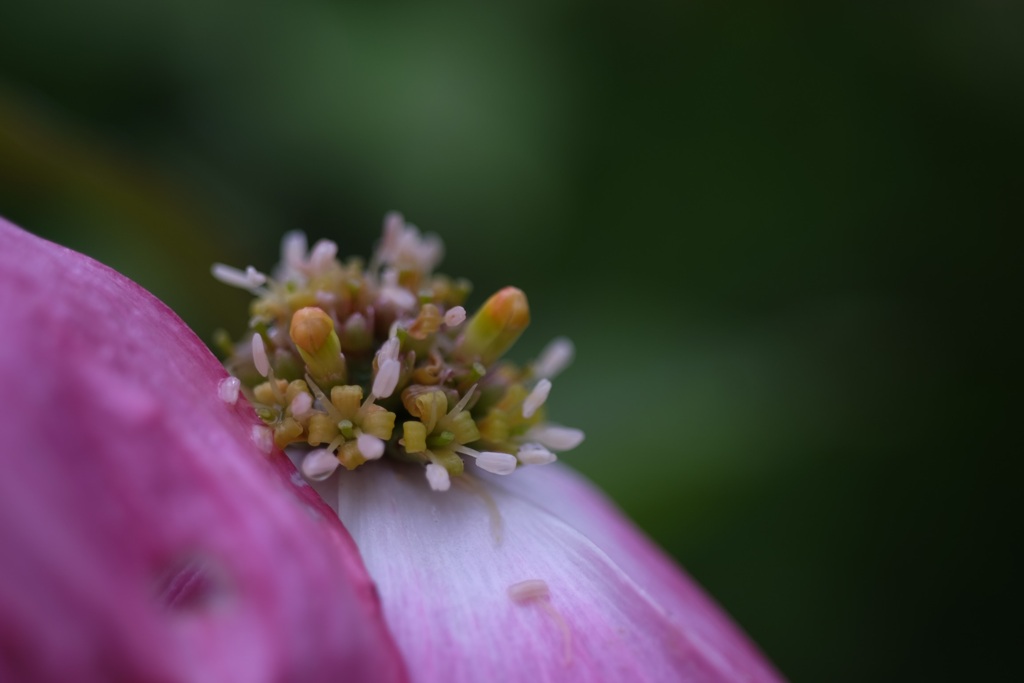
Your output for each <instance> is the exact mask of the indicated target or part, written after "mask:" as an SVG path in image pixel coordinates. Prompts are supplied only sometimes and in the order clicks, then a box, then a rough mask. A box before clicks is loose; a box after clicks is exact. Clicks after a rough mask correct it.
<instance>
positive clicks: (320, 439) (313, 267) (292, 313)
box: [212, 213, 583, 491]
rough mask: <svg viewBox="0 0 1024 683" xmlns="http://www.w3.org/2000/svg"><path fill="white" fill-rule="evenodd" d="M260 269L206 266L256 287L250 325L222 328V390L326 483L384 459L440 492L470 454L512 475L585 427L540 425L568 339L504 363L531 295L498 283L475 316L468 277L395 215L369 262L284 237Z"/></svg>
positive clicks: (566, 445) (573, 440) (263, 437)
mask: <svg viewBox="0 0 1024 683" xmlns="http://www.w3.org/2000/svg"><path fill="white" fill-rule="evenodd" d="M281 252H282V258H281V263H280V264H278V266H277V267H276V268H274V270H273V271H272V272H273V275H272V276H268V275H265V274H264V273H261V272H260V271H257V270H256V269H255V268H253V267H252V266H249V267H248V268H246V269H245V270H238V269H236V268H232V267H230V266H226V265H223V264H215V265H214V266H213V270H212V272H213V275H214V277H216V278H217V279H218V280H220V281H221V282H224V283H225V284H229V285H232V286H236V287H240V288H242V289H245V290H246V291H249V292H251V293H252V294H253V295H254V296H255V297H256V298H255V300H254V301H253V302H252V304H251V309H250V312H251V318H250V322H249V331H248V332H247V333H246V334H245V335H244V336H243V337H242V338H241V339H240V340H238V341H232V340H231V339H230V337H229V336H228V335H227V333H225V332H222V331H219V332H218V333H217V340H218V346H219V347H220V348H221V349H222V350H223V352H224V355H225V361H224V363H225V366H226V367H227V369H228V371H229V372H230V373H231V375H232V378H230V379H227V380H224V382H222V383H221V385H220V387H219V388H218V392H219V394H220V396H221V398H222V399H223V400H224V401H226V402H228V403H234V402H235V400H237V397H238V394H239V391H240V392H241V393H242V394H244V395H245V397H246V398H247V399H248V400H249V401H250V402H252V404H253V405H254V407H255V409H256V413H257V415H259V417H260V418H261V419H262V420H263V422H264V423H266V429H265V430H264V431H261V432H260V435H259V437H258V439H257V435H256V433H255V432H254V439H257V440H258V442H259V444H260V446H261V448H263V449H264V450H267V451H269V449H270V440H271V439H272V441H273V443H274V444H275V445H277V446H278V447H279V448H285V447H296V446H300V447H305V448H307V449H309V452H308V454H307V455H306V456H305V457H304V459H303V461H302V467H301V469H302V472H303V474H304V475H305V476H306V477H307V478H309V479H314V480H316V479H325V478H327V477H329V476H331V475H332V474H333V473H334V472H335V470H336V469H337V468H338V467H339V466H344V467H345V468H346V469H350V470H351V469H355V468H357V467H360V466H362V465H363V464H365V463H366V462H368V461H371V460H377V459H380V458H382V457H387V458H395V459H399V460H403V461H407V462H414V463H419V464H420V465H422V466H423V467H424V468H425V470H424V471H425V476H426V480H427V482H428V483H429V485H430V486H431V487H432V488H434V489H435V490H439V491H444V490H447V489H448V488H449V487H450V485H451V478H452V477H457V476H460V475H462V473H463V469H464V458H466V457H470V458H474V459H475V460H476V462H477V465H478V466H479V467H481V468H482V469H485V470H488V471H490V472H494V473H496V474H510V473H512V472H514V471H515V469H516V468H517V467H518V466H522V465H537V464H545V463H549V462H553V461H554V460H555V459H556V456H555V454H554V453H553V451H560V450H568V449H570V448H573V447H575V446H576V445H578V444H579V442H580V441H582V439H583V433H582V432H580V431H579V430H575V429H571V428H568V427H558V426H555V425H551V424H548V423H547V422H546V421H545V411H544V403H545V401H546V400H547V397H548V394H549V393H550V391H551V378H552V377H553V376H554V375H555V374H557V373H558V372H560V371H561V370H562V369H564V368H565V367H566V365H568V363H569V362H570V361H571V358H572V345H571V343H570V342H569V341H568V340H566V339H558V340H555V341H554V342H553V343H552V344H551V345H550V346H549V347H548V349H546V350H545V351H544V352H543V353H542V354H541V356H540V358H538V359H537V360H536V361H535V362H534V363H532V364H529V365H527V366H525V367H520V366H517V365H515V364H513V363H511V362H509V361H506V360H503V356H504V354H505V353H506V352H507V351H508V350H509V348H511V346H512V345H513V344H514V343H515V341H516V340H517V339H518V338H519V336H520V335H521V334H522V332H523V330H525V329H526V326H527V325H528V324H529V321H530V311H529V305H528V304H527V301H526V295H525V294H523V292H522V291H520V290H519V289H516V288H515V287H506V288H504V289H502V290H500V291H499V292H497V293H495V294H494V295H492V296H491V297H490V298H489V299H488V300H487V301H486V302H485V303H484V304H483V306H481V307H480V308H479V309H478V310H477V311H476V313H475V314H474V315H472V316H467V314H466V309H465V308H464V307H463V304H464V303H465V300H466V298H467V296H468V295H469V292H470V289H471V286H470V284H469V283H468V282H467V281H466V280H462V279H452V278H450V277H448V276H445V275H441V274H435V273H434V272H433V269H434V267H435V266H436V265H437V264H438V263H439V262H440V260H441V256H442V253H443V245H442V243H441V240H440V239H439V238H437V237H436V236H434V235H425V236H424V235H421V234H420V232H419V230H418V229H417V228H416V227H415V226H412V225H409V224H407V223H405V221H404V219H403V218H402V217H401V216H400V215H399V214H395V213H392V214H389V215H388V216H387V217H386V218H385V221H384V234H383V238H382V239H381V242H380V243H379V244H378V246H377V249H376V251H375V253H374V254H373V255H372V257H371V258H370V261H369V263H368V265H367V264H364V262H363V261H362V260H361V259H359V258H355V257H350V258H348V259H347V260H340V259H339V258H338V256H337V254H338V246H337V244H335V243H334V242H331V241H329V240H320V241H319V242H317V243H316V244H315V245H313V248H312V249H309V248H308V246H307V242H306V237H305V235H303V234H302V233H298V232H292V233H288V234H287V235H285V237H284V240H283V241H282V246H281Z"/></svg>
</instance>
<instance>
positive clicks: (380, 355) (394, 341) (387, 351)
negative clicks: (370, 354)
mask: <svg viewBox="0 0 1024 683" xmlns="http://www.w3.org/2000/svg"><path fill="white" fill-rule="evenodd" d="M401 348H402V342H401V340H399V338H398V337H396V336H394V335H392V336H391V337H390V338H389V339H388V340H387V341H386V342H384V343H383V344H381V345H380V351H378V352H377V366H378V367H380V364H381V363H383V362H384V361H386V360H398V352H399V350H401Z"/></svg>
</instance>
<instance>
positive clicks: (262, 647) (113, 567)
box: [0, 220, 779, 683]
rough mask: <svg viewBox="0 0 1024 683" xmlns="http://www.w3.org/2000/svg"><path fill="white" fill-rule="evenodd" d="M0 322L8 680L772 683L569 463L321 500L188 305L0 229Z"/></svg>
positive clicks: (379, 472) (0, 482)
mask: <svg viewBox="0 0 1024 683" xmlns="http://www.w3.org/2000/svg"><path fill="white" fill-rule="evenodd" d="M0 331H2V334H3V342H2V346H0V386H3V387H4V389H5V395H6V396H7V398H6V399H5V401H4V403H3V410H2V411H0V429H2V433H3V434H4V446H3V450H2V458H3V461H2V462H3V466H4V476H3V478H2V479H0V680H5V681H6V680H22V681H54V682H56V681H61V682H63V681H69V680H75V681H84V682H86V683H88V682H90V681H216V682H218V683H219V682H222V681H245V682H250V681H253V682H260V681H268V682H269V681H328V680H331V681H334V680H351V681H397V680H405V678H406V677H407V675H408V677H409V678H411V679H412V680H416V681H463V680H464V681H501V680H511V681H519V680H524V681H541V680H558V681H601V680H611V681H618V680H629V681H634V680H637V681H642V680H650V681H669V680H678V681H715V682H718V681H777V680H779V678H778V675H777V674H776V673H775V672H774V671H773V670H772V669H771V667H770V665H769V664H767V663H766V661H765V660H764V659H763V658H762V657H761V655H760V654H759V653H758V652H757V651H756V649H755V648H754V647H753V646H751V645H750V643H749V642H748V641H747V640H746V638H745V637H744V636H743V635H742V633H740V632H739V631H738V630H737V629H736V628H735V626H733V625H732V624H731V622H730V621H729V619H728V618H727V617H726V616H725V615H724V614H723V613H722V612H721V611H720V610H719V608H717V607H716V606H715V605H714V604H713V603H711V602H710V601H709V600H708V599H707V598H706V597H705V596H704V595H703V594H702V593H701V591H700V590H699V589H698V588H697V587H696V586H695V585H694V584H693V583H692V582H691V581H690V580H689V579H688V578H687V577H686V576H685V575H684V574H682V573H681V572H680V571H679V570H678V568H676V567H675V565H674V564H673V563H672V562H671V561H670V560H668V559H667V558H666V557H665V556H664V555H663V554H662V553H661V552H660V551H659V550H658V549H657V548H655V547H654V546H653V545H652V544H651V543H650V542H649V541H647V540H646V539H645V538H644V537H643V536H642V535H641V534H640V533H639V532H638V531H637V530H636V529H635V528H634V527H632V526H631V525H630V524H629V522H627V521H626V520H625V519H623V518H622V517H621V516H620V514H619V513H618V512H617V511H616V510H615V509H614V508H613V507H612V506H611V505H610V504H608V503H607V501H605V500H604V499H603V498H602V497H601V496H600V495H599V494H598V493H596V492H595V491H594V490H593V489H592V488H591V487H590V486H589V485H587V484H586V483H585V482H583V481H582V480H581V479H580V478H579V477H578V476H577V475H575V474H573V473H572V472H571V471H570V470H568V469H566V468H563V467H561V466H560V465H557V464H554V465H546V466H544V467H532V468H525V470H524V471H522V472H517V473H516V475H515V476H513V477H504V478H502V477H496V476H493V475H490V474H488V473H486V472H482V471H479V470H475V471H474V472H473V474H474V475H475V476H474V477H471V478H470V477H462V478H459V480H458V485H455V483H453V486H452V490H450V491H448V492H447V493H444V494H439V493H437V492H435V491H432V490H431V489H430V488H429V487H428V486H427V485H426V482H425V481H424V478H423V476H422V473H421V472H417V471H408V470H406V469H403V468H402V467H401V466H398V465H391V464H385V463H383V462H382V463H376V464H375V466H374V467H365V468H360V469H358V470H355V471H353V472H343V473H340V474H339V475H338V476H337V477H335V478H334V479H331V480H329V482H324V483H319V484H317V485H316V486H317V488H318V490H319V492H320V493H321V495H323V496H324V500H326V501H327V503H328V504H329V505H330V507H328V505H325V504H324V502H323V500H321V498H320V497H319V496H317V495H316V494H315V493H314V491H313V489H312V488H311V487H310V486H308V485H307V484H306V483H305V482H304V480H303V479H302V478H301V477H299V476H298V473H297V472H296V471H295V469H294V468H293V466H292V465H291V463H289V461H288V460H287V459H286V457H285V456H284V455H283V454H282V453H281V452H280V451H277V450H273V451H272V452H271V453H270V454H269V456H268V455H266V454H265V453H264V452H262V449H261V447H260V444H259V443H258V442H259V441H260V440H261V438H260V437H261V432H260V431H259V426H260V424H261V423H260V422H259V420H258V419H257V418H256V416H255V414H254V413H253V411H252V409H251V407H250V406H249V405H248V404H247V403H246V402H245V401H244V400H239V401H238V402H237V403H235V404H231V403H229V402H226V401H225V400H223V398H222V396H223V392H224V390H225V387H224V386H221V382H222V380H224V379H225V378H226V376H227V375H226V373H225V371H224V370H223V368H222V367H221V366H220V364H219V363H218V362H217V360H216V359H214V358H213V356H212V355H211V354H210V353H209V352H208V351H207V350H206V348H205V347H204V346H203V345H202V344H201V342H200V341H199V340H198V339H197V338H196V337H195V335H193V334H192V333H191V332H190V331H189V330H188V329H187V328H186V327H185V325H184V324H183V323H182V322H181V321H180V320H179V319H178V318H177V317H176V316H175V315H174V314H173V313H172V312H171V311H169V310H168V309H167V308H166V307H165V306H163V305H162V304H161V303H159V302H158V301H156V300H155V299H154V298H153V297H152V296H151V295H149V294H148V293H146V292H145V291H143V290H142V289H141V288H139V287H138V286H136V285H134V284H133V283H131V282H130V281H128V280H126V279H125V278H123V277H122V276H120V275H118V274H117V273H114V272H113V271H111V270H109V269H107V268H105V267H104V266H101V265H99V264H97V263H95V262H94V261H91V260H90V259H88V258H86V257H84V256H81V255H79V254H76V253H74V252H71V251H69V250H66V249H63V248H61V247H57V246H55V245H52V244H50V243H47V242H45V241H43V240H40V239H38V238H35V237H33V236H31V235H28V234H27V233H24V232H22V231H20V230H19V229H17V228H15V227H14V226H12V225H10V224H8V223H5V222H3V221H2V220H0ZM225 386H226V387H227V388H228V389H230V385H225ZM254 428H256V430H255V431H254ZM254 437H255V438H254ZM263 445H265V442H264V444H263ZM331 508H334V510H335V511H336V512H337V514H335V513H334V512H332V510H331ZM339 517H340V520H341V522H343V523H344V524H345V527H342V525H341V524H340V523H339V521H338V520H339ZM346 527H347V529H348V531H346ZM349 533H351V534H352V536H351V537H350V536H349ZM353 538H354V539H355V543H353ZM356 545H358V550H357V548H356ZM360 554H361V556H362V557H361V558H360ZM364 562H365V565H364ZM367 570H369V574H367ZM371 576H372V578H373V581H372V582H371V579H370V577H371ZM374 584H376V590H375V588H374ZM378 593H379V595H380V598H379V599H378V597H377V595H378Z"/></svg>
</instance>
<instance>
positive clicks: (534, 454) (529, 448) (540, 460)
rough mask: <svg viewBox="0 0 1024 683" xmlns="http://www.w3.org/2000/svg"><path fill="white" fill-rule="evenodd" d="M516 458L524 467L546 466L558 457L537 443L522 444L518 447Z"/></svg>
mask: <svg viewBox="0 0 1024 683" xmlns="http://www.w3.org/2000/svg"><path fill="white" fill-rule="evenodd" d="M516 457H517V458H519V462H521V463H523V464H524V465H547V464H549V463H552V462H554V461H555V460H557V459H558V456H556V455H555V454H554V453H552V452H551V451H549V450H548V449H546V448H544V446H541V445H540V444H539V443H524V444H523V445H522V446H520V447H519V452H518V453H516Z"/></svg>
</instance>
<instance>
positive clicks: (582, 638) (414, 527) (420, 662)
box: [317, 461, 778, 683]
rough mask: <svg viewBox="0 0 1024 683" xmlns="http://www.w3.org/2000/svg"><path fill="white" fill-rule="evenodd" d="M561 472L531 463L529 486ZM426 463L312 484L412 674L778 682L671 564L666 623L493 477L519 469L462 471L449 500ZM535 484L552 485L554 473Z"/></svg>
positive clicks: (613, 567)
mask: <svg viewBox="0 0 1024 683" xmlns="http://www.w3.org/2000/svg"><path fill="white" fill-rule="evenodd" d="M559 469H561V468H559V467H558V466H557V465H552V466H550V467H543V468H536V469H530V470H528V471H529V472H530V473H531V474H533V475H534V476H533V477H532V480H533V481H534V482H537V481H538V480H543V479H544V475H545V473H547V472H549V471H552V472H556V471H557V470H559ZM467 470H468V471H467V474H466V475H464V476H474V474H476V475H479V474H481V473H480V470H479V469H478V468H476V467H474V466H473V465H471V464H470V463H467ZM422 472H423V470H422V469H421V468H418V467H415V466H401V465H393V464H391V463H388V462H384V461H382V462H379V463H374V464H372V465H368V466H366V467H361V468H359V470H358V471H356V472H342V473H340V476H338V477H336V478H334V479H332V480H331V481H330V482H327V483H326V485H325V484H318V485H317V487H318V490H319V491H321V494H322V495H325V497H326V499H327V500H328V502H330V503H332V504H333V505H334V506H337V509H338V510H339V516H340V518H341V520H342V521H343V522H344V523H345V526H346V527H347V528H348V530H349V532H350V533H351V534H352V537H353V538H354V539H355V541H356V543H357V545H358V546H359V548H360V551H361V552H362V555H363V559H364V561H365V563H366V565H367V568H368V569H369V570H370V574H371V575H372V576H373V577H374V580H375V581H376V583H377V586H378V588H379V591H380V594H381V599H382V601H383V605H384V612H385V616H386V618H387V620H388V623H389V626H390V628H391V632H392V634H393V635H394V637H395V639H396V640H397V642H398V644H399V648H400V649H401V650H402V653H403V655H404V656H405V659H406V662H407V663H408V665H409V670H410V673H411V674H412V676H413V679H414V680H418V681H452V682H453V683H461V682H462V681H496V680H516V681H553V680H557V681H569V682H571V681H659V682H660V681H675V680H694V681H698V680H699V681H726V680H747V681H777V680H778V679H777V678H776V677H775V676H774V674H773V673H772V672H771V670H770V668H769V667H768V666H767V665H765V664H764V663H763V660H761V659H760V657H759V655H758V654H757V653H756V651H753V650H752V649H750V646H749V644H747V643H746V641H745V640H744V638H743V637H742V635H741V634H739V633H738V632H737V631H736V630H735V628H734V627H732V626H731V624H729V622H728V619H727V618H725V617H724V616H721V615H720V613H719V612H717V611H716V610H715V609H714V608H713V607H709V602H708V601H707V599H706V598H704V597H703V595H702V594H701V593H700V591H699V589H697V588H695V587H694V586H693V585H692V584H690V582H689V581H688V580H686V579H685V577H683V575H681V574H679V573H678V571H676V573H675V577H677V580H678V581H679V582H681V583H682V584H683V586H684V588H685V589H686V591H687V592H686V593H685V594H684V595H683V596H682V597H680V598H679V599H678V600H677V602H676V604H681V605H682V607H683V609H684V610H685V611H686V614H685V615H683V616H684V618H683V619H676V620H673V619H672V618H670V616H669V614H668V613H667V612H666V610H664V609H663V608H662V606H661V605H659V604H658V603H657V602H656V601H655V600H653V599H652V594H651V593H649V592H648V587H646V586H644V585H641V584H639V583H638V582H637V581H635V580H634V579H633V578H631V577H630V576H629V575H628V574H627V573H626V572H625V571H623V569H622V568H621V567H620V566H619V565H618V564H617V563H616V562H615V561H614V559H613V558H612V557H611V556H610V555H609V554H608V553H606V552H604V551H603V550H602V549H601V548H599V547H598V546H597V545H596V544H594V543H593V542H592V541H591V540H590V539H588V538H587V537H586V536H585V535H584V534H583V533H580V531H579V530H578V529H576V528H574V527H573V526H572V525H570V524H567V523H566V521H565V520H564V519H561V518H559V517H558V516H557V515H556V514H553V513H552V512H550V511H549V510H547V509H545V508H544V507H542V506H540V505H538V504H535V503H534V502H530V501H528V500H527V499H525V498H523V497H521V496H519V495H516V494H514V493H512V492H511V490H510V489H507V488H504V487H502V486H498V485H494V482H495V481H501V482H505V481H512V480H514V479H516V478H517V477H519V476H520V474H521V473H520V472H517V473H516V474H515V475H513V476H511V477H500V478H499V477H494V478H491V477H483V478H477V479H476V481H475V482H471V483H468V484H467V482H466V481H465V480H463V479H462V478H461V477H460V478H457V479H456V480H455V481H453V482H452V489H451V490H450V491H448V492H447V493H445V494H444V495H443V496H439V495H437V494H436V493H434V492H433V491H431V488H430V486H429V485H427V482H424V481H423V475H422ZM481 487H483V488H482V489H481ZM542 488H544V489H545V491H546V492H547V493H548V494H549V495H550V494H552V493H553V492H554V494H555V495H557V489H558V480H554V479H552V480H550V482H549V485H547V486H546V487H542ZM584 512H585V511H584ZM584 512H581V514H584ZM495 515H499V516H500V521H498V518H496V517H495ZM633 535H636V532H635V531H634V532H633ZM637 538H638V539H639V540H641V541H643V539H642V537H639V536H637ZM399 560H400V561H399ZM643 578H647V576H646V575H644V577H643ZM524 582H528V583H524ZM541 585H543V587H544V589H545V590H535V589H536V588H537V587H539V586H541ZM524 586H527V587H531V589H530V590H529V591H526V590H524V588H523V587H524Z"/></svg>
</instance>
